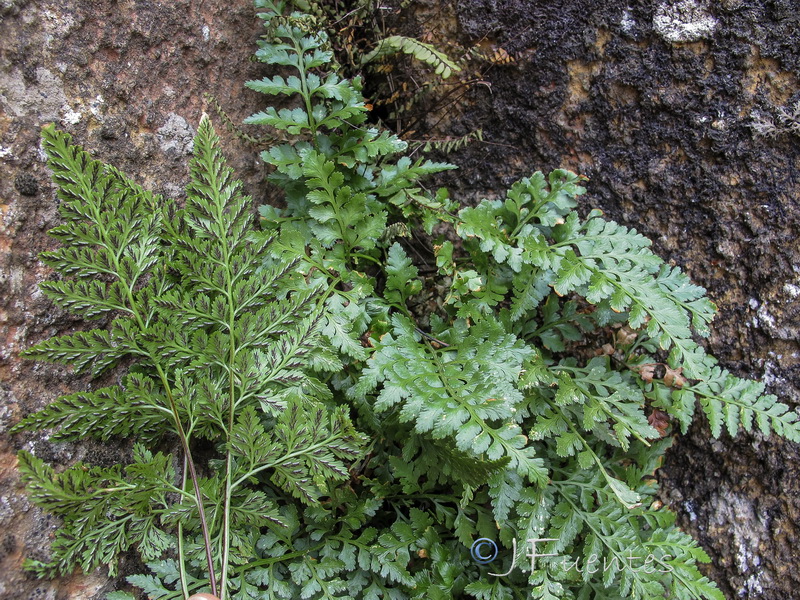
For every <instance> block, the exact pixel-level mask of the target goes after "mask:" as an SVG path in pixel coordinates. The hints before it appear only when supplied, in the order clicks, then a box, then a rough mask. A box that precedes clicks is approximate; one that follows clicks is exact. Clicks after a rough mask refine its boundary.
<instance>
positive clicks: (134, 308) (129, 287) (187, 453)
mask: <svg viewBox="0 0 800 600" xmlns="http://www.w3.org/2000/svg"><path fill="white" fill-rule="evenodd" d="M87 193H89V191H87ZM92 212H93V213H94V214H93V217H94V222H95V223H98V224H99V223H103V220H102V219H101V216H100V211H99V209H98V207H97V206H92ZM108 237H110V236H109V233H108V232H107V231H103V238H104V239H103V240H102V246H104V247H106V248H107V247H108V246H107V244H106V243H105V241H106V240H105V238H108ZM112 256H113V260H114V268H115V271H116V273H117V274H119V273H125V272H126V270H125V269H123V268H122V265H121V259H122V255H121V252H120V253H119V254H112ZM140 276H141V273H138V274H136V275H134V276H133V277H132V280H131V281H125V280H124V279H123V278H122V277H120V276H119V275H117V277H118V278H119V280H120V282H121V283H123V288H124V290H125V296H126V298H127V300H128V303H129V304H130V310H131V313H132V314H133V316H134V317H135V319H136V323H137V325H138V327H139V329H140V331H146V330H147V324H146V319H144V318H143V317H142V314H141V311H140V310H139V306H138V304H137V302H136V299H135V297H134V295H133V288H134V286H135V285H136V282H137V280H138V279H139V277H140ZM146 355H147V357H148V358H149V359H150V361H151V362H152V363H153V365H154V366H155V368H156V372H157V373H158V377H159V379H160V380H161V385H162V386H163V387H164V392H165V393H166V396H167V401H168V403H169V408H170V412H171V413H172V417H173V419H174V421H175V429H176V431H177V433H178V438H179V440H180V443H181V450H182V451H183V455H184V459H185V461H186V464H187V465H188V467H189V473H190V477H191V480H192V485H193V486H194V493H195V502H196V504H197V510H198V514H199V516H200V527H201V529H202V532H203V541H204V543H205V546H206V561H207V563H208V577H209V583H210V584H211V592H212V593H213V594H214V595H216V594H217V581H216V577H215V575H214V562H213V559H212V556H211V545H210V539H209V535H208V524H207V522H206V516H205V510H204V508H203V496H202V493H201V492H200V483H199V481H198V479H197V472H196V470H195V467H194V460H193V459H192V452H191V449H190V448H189V440H188V438H187V437H186V433H185V431H184V429H183V424H182V423H181V417H180V413H179V412H178V407H177V405H176V404H175V398H174V397H173V395H172V388H171V387H170V385H169V379H168V378H167V375H166V373H165V372H164V369H163V368H162V367H161V364H160V363H159V361H158V360H157V358H156V357H155V356H154V355H153V353H152V352H150V351H149V350H147V351H146Z"/></svg>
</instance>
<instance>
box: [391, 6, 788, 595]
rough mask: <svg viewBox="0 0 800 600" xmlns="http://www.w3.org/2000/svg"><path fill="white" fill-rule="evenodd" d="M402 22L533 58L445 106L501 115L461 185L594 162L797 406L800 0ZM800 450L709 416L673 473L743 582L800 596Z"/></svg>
mask: <svg viewBox="0 0 800 600" xmlns="http://www.w3.org/2000/svg"><path fill="white" fill-rule="evenodd" d="M448 7H449V8H448ZM453 15H454V16H453ZM398 26H401V27H403V28H404V29H405V30H406V31H408V32H409V33H412V34H414V35H418V36H426V35H427V36H428V37H429V38H430V39H444V40H449V41H455V42H457V43H458V44H459V45H460V46H462V47H464V48H470V47H473V48H479V49H481V50H482V52H483V54H484V55H486V54H488V55H491V56H495V57H497V56H500V57H503V56H505V55H508V56H510V57H512V58H513V59H514V60H513V61H496V62H495V64H484V65H483V66H482V67H480V71H479V73H478V74H477V75H476V74H475V73H470V76H476V77H478V78H479V79H480V84H476V85H473V86H472V87H470V88H469V89H468V90H466V96H465V97H466V99H465V101H463V102H461V103H457V104H450V103H445V104H443V105H440V106H436V105H434V106H431V107H429V108H430V110H431V116H430V117H429V118H428V123H429V125H430V128H429V130H428V132H427V133H428V134H429V135H431V136H432V137H434V138H441V137H443V136H446V135H450V136H460V135H464V134H466V133H468V132H470V131H474V130H476V129H483V133H484V139H485V140H486V141H487V142H488V143H486V144H472V145H471V146H469V147H468V148H467V149H466V150H463V151H461V152H459V153H456V154H454V155H451V156H449V157H448V158H449V159H450V160H451V161H452V162H454V163H456V164H458V165H460V166H461V169H460V170H459V171H457V172H454V174H453V175H452V176H451V177H450V178H449V180H448V181H447V183H448V185H449V186H450V187H451V190H452V189H455V190H459V191H461V192H462V193H461V194H458V193H455V196H456V197H463V196H465V195H469V194H473V197H474V193H475V192H479V194H482V195H499V194H502V193H503V191H504V190H505V189H506V188H507V187H508V186H509V184H511V183H512V182H513V181H515V180H516V179H518V178H519V177H521V176H524V175H528V174H529V173H530V172H532V171H534V170H540V169H541V170H544V171H547V170H550V169H553V168H557V167H565V168H570V169H573V170H575V171H578V172H580V173H583V174H585V175H587V176H588V177H589V178H590V181H589V183H588V185H587V187H588V190H589V194H588V196H587V197H585V198H586V200H585V203H586V209H587V210H588V208H591V207H598V208H601V209H603V210H604V211H605V212H606V213H607V216H609V217H610V218H613V219H614V220H616V221H618V222H621V223H624V224H625V225H628V226H630V227H635V228H636V229H637V230H639V231H640V232H642V233H644V234H646V235H647V236H648V237H650V238H651V239H652V240H653V241H654V247H655V249H656V251H657V252H658V253H659V254H660V255H661V256H663V257H665V258H667V259H669V260H672V261H674V262H675V263H676V264H678V265H680V266H681V267H682V268H683V269H684V270H686V271H687V272H688V273H689V275H690V276H691V277H692V278H693V280H694V281H695V282H697V283H700V284H701V285H703V286H705V287H706V288H707V289H708V290H709V294H710V296H711V298H712V299H713V300H714V301H715V302H716V304H717V305H718V306H719V309H720V312H719V315H718V317H717V319H716V320H715V323H714V327H713V334H712V336H711V338H710V339H709V340H708V342H707V347H708V350H709V351H710V352H711V353H712V354H714V355H715V356H717V357H718V358H720V359H721V361H722V362H723V364H724V365H725V366H726V367H727V368H729V369H730V370H732V371H733V372H734V373H736V374H737V375H740V376H744V377H749V378H754V379H760V380H763V381H764V382H765V383H766V384H767V385H768V388H769V390H770V391H771V392H772V393H775V394H776V395H777V396H779V397H780V398H781V400H782V401H784V402H785V403H787V404H789V405H791V406H795V407H796V406H797V404H798V403H799V402H800V343H799V340H800V336H798V333H800V245H798V241H797V240H798V235H800V201H799V200H798V199H800V79H799V75H800V13H798V12H797V5H796V3H795V2H792V1H790V0H754V1H752V2H742V1H741V0H721V1H718V2H708V1H705V0H678V1H675V2H667V1H664V0H661V1H643V2H627V1H619V0H610V1H608V2H602V3H598V2H593V1H590V0H570V1H568V2H538V1H537V2H529V1H523V0H447V3H446V5H445V6H444V7H443V5H442V3H430V4H425V5H424V6H423V7H422V8H419V9H418V10H417V12H416V14H415V19H414V20H413V21H406V22H403V23H400V24H399V25H398ZM451 97H452V95H451ZM440 119H441V120H440ZM415 135H417V136H419V135H421V134H420V133H417V134H415ZM799 450H800V449H798V446H797V445H795V444H791V443H784V442H783V441H781V440H778V439H774V438H771V439H764V438H763V437H761V436H759V435H740V436H739V437H737V438H736V439H730V438H729V437H727V436H725V437H723V438H722V439H721V440H719V441H712V440H710V439H709V433H708V428H707V424H706V423H703V422H697V423H696V424H695V426H694V427H693V428H692V429H691V431H690V433H689V435H688V436H684V437H681V438H679V439H678V440H677V442H676V444H675V447H674V448H673V450H671V451H670V453H669V454H668V458H667V461H666V464H665V465H664V467H663V468H662V469H661V470H660V471H659V475H660V479H661V482H662V488H663V495H664V499H665V501H667V502H669V504H670V505H671V506H672V508H673V509H674V510H676V511H677V512H678V513H679V515H680V522H681V524H682V526H683V527H685V528H686V529H687V530H688V531H690V532H691V533H692V534H693V535H694V536H695V537H696V538H697V539H699V540H700V541H701V542H702V544H703V546H704V547H705V548H706V549H707V550H708V552H709V553H710V554H711V556H712V558H713V564H712V565H711V566H710V567H709V568H708V570H707V572H708V574H709V575H710V576H711V577H712V578H714V579H715V580H716V581H717V582H718V583H719V585H720V587H721V588H722V589H723V590H724V592H725V594H726V596H727V597H729V598H732V599H734V598H770V599H783V598H798V597H800V592H798V589H800V587H799V586H800V572H799V571H798V568H797V567H798V565H800V556H798V553H797V550H796V547H797V545H798V534H799V533H800V532H798V526H797V523H800V521H799V520H798V517H800V493H799V492H800V473H799V471H798V464H800V463H798V458H799V457H800V451H799Z"/></svg>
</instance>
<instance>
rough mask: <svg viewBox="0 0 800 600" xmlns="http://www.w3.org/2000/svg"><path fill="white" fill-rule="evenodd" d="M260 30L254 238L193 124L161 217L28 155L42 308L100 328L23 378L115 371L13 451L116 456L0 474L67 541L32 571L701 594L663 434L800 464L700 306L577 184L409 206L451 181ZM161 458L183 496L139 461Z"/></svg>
mask: <svg viewBox="0 0 800 600" xmlns="http://www.w3.org/2000/svg"><path fill="white" fill-rule="evenodd" d="M256 7H257V8H258V9H259V10H260V11H261V12H260V17H261V19H262V20H263V21H264V24H265V27H266V31H267V34H266V36H265V37H264V38H263V39H262V40H261V42H260V43H259V50H258V52H257V58H258V59H259V60H261V61H263V62H265V63H266V64H267V65H270V66H271V67H273V68H274V69H275V70H278V71H279V72H276V73H272V74H270V75H269V76H267V77H264V78H263V79H261V80H259V81H254V82H250V83H249V84H248V86H249V87H250V88H252V89H254V90H257V91H259V92H261V93H263V94H265V95H266V96H268V97H275V96H280V97H282V100H281V107H280V108H278V107H276V106H267V107H266V108H265V109H264V110H262V111H260V112H259V113H257V114H255V115H253V116H252V117H251V118H250V119H248V122H250V123H252V124H257V125H262V126H266V127H268V128H269V130H270V131H271V134H270V140H271V144H272V145H270V146H269V147H268V148H267V149H265V150H264V151H263V152H262V154H261V156H262V158H263V160H264V161H265V162H266V163H268V164H269V165H270V166H271V167H272V169H273V171H272V173H271V175H270V180H271V181H272V183H274V184H276V185H278V186H279V187H280V188H281V189H282V190H283V191H284V192H285V206H284V208H280V209H278V208H275V207H271V206H263V207H261V208H260V214H261V225H262V229H263V230H264V231H256V229H255V227H254V226H253V224H252V223H251V217H250V212H249V208H248V199H247V198H245V197H244V196H242V195H241V193H240V191H239V185H238V184H237V183H236V182H234V181H233V179H232V174H231V172H230V170H229V169H228V168H227V167H226V166H225V165H224V162H223V160H222V157H221V155H220V154H219V151H218V149H217V140H216V137H215V135H214V133H213V130H212V129H211V126H210V124H209V123H208V121H207V120H206V119H204V120H203V121H202V122H201V124H200V127H199V132H198V137H197V139H196V140H195V158H194V160H193V161H192V167H191V184H190V185H189V188H188V189H187V201H186V207H185V208H183V209H179V208H178V207H177V206H176V205H175V203H174V202H172V201H169V200H165V199H162V198H160V197H158V196H155V195H152V194H149V193H148V192H146V191H144V190H142V189H141V188H140V187H139V186H137V185H136V184H135V183H133V182H132V181H131V180H130V179H128V178H127V177H125V176H124V175H122V174H121V173H119V172H118V171H117V170H115V169H113V168H111V167H108V166H106V165H103V164H102V163H99V162H96V161H93V160H92V159H91V158H90V157H89V156H88V155H87V154H86V153H84V152H83V151H82V150H80V149H79V148H77V147H75V146H73V145H72V144H71V143H70V140H69V138H68V137H67V136H66V135H64V134H61V133H58V132H56V131H55V130H54V129H52V128H48V129H46V130H45V134H44V135H45V148H46V150H47V151H48V154H49V155H50V157H51V161H50V164H51V168H52V170H53V173H54V180H55V182H56V184H57V186H58V188H59V195H60V197H61V198H62V205H61V209H60V210H61V214H62V217H63V218H64V219H65V221H66V223H65V224H64V225H62V226H60V227H58V228H56V229H55V230H54V231H53V235H55V236H56V237H57V238H58V239H59V240H60V241H61V242H62V248H61V249H59V250H56V251H54V252H51V253H47V254H46V255H45V256H44V257H43V258H44V260H45V261H46V262H47V264H49V265H50V266H52V267H53V268H54V269H55V270H56V271H57V272H58V273H59V274H60V275H61V279H60V280H59V281H54V282H48V283H46V284H45V286H44V287H45V290H46V293H47V294H48V295H49V296H50V297H51V298H52V299H53V301H54V302H55V303H57V304H58V305H60V306H62V307H63V308H65V309H67V310H71V311H74V312H76V313H77V314H80V315H81V316H83V317H85V318H86V319H95V318H98V317H105V318H107V319H109V320H110V326H109V327H108V328H106V329H100V328H98V329H93V330H88V331H79V332H77V333H73V334H71V335H67V336H63V337H61V338H56V339H54V340H46V341H43V342H41V343H40V344H38V345H37V346H35V347H34V348H33V349H31V350H30V351H29V353H28V354H29V355H30V356H31V357H34V358H38V359H43V360H51V361H61V362H67V363H69V364H72V365H73V366H74V367H75V368H76V369H77V370H79V371H85V372H89V373H92V374H94V375H98V374H101V373H103V372H105V371H107V370H108V369H110V368H114V367H118V368H120V369H122V368H123V365H124V366H125V367H127V368H128V371H127V373H126V374H124V375H122V376H121V377H120V382H119V385H116V386H109V387H104V388H100V389H96V390H93V391H91V392H89V391H79V392H75V393H73V394H69V395H67V396H65V397H63V398H61V399H59V400H57V401H56V402H55V403H53V404H52V405H50V406H49V407H47V408H45V409H44V410H43V411H40V412H39V413H35V414H33V415H29V416H28V417H26V418H25V419H23V421H22V422H21V423H20V424H19V425H17V427H16V428H15V429H14V431H21V430H23V429H42V428H56V430H57V437H58V438H59V439H68V440H79V439H81V438H83V437H86V436H95V437H98V438H100V439H102V440H111V439H114V438H116V437H119V436H124V437H129V438H133V439H134V440H135V445H134V448H135V450H134V456H133V460H132V461H131V462H130V463H129V464H126V465H117V466H114V467H111V468H98V467H93V466H91V465H80V464H79V465H76V466H73V467H70V468H68V469H67V470H65V471H63V472H62V473H55V471H54V470H53V469H52V468H51V467H49V466H48V465H46V464H45V463H43V462H42V461H41V460H39V459H37V458H35V457H33V456H31V455H29V454H22V455H21V456H20V464H21V469H22V471H23V476H24V478H25V480H26V482H27V484H28V486H29V489H30V490H31V494H32V499H33V501H34V502H36V503H38V504H39V505H41V506H42V507H44V508H46V509H47V510H50V511H52V512H54V513H55V514H58V515H59V516H61V517H62V518H63V522H64V524H63V527H62V528H61V530H60V531H59V534H58V536H57V538H56V540H55V542H54V544H53V560H52V561H51V562H49V563H33V564H31V567H32V568H33V569H34V571H35V572H36V573H38V574H39V575H53V574H58V573H65V572H68V571H70V570H71V569H73V568H75V567H80V568H82V569H84V570H87V569H91V568H94V567H95V566H97V565H100V564H107V565H109V566H110V567H111V568H112V569H113V568H114V567H115V565H116V561H117V557H118V556H119V554H120V553H121V552H124V551H126V550H128V549H129V548H136V549H138V551H139V553H140V554H141V556H142V558H143V560H144V562H145V564H146V565H147V567H148V569H149V570H150V572H149V573H147V574H139V575H133V576H130V577H128V582H129V583H130V584H132V585H134V586H135V587H138V588H139V589H141V590H143V592H144V593H145V594H146V595H147V596H148V597H150V598H186V597H187V596H188V595H189V594H190V593H194V592H195V591H199V590H204V589H209V588H211V590H212V591H214V592H218V593H219V595H220V597H221V598H222V599H223V600H228V599H234V600H245V599H247V598H269V599H281V600H288V599H291V598H297V597H300V598H303V599H304V600H320V599H326V598H345V599H347V598H351V599H353V600H356V599H359V600H360V599H373V598H391V599H393V600H405V599H410V598H430V597H433V598H476V599H479V600H482V599H488V598H504V599H505V598H517V597H522V596H526V597H527V596H529V595H530V596H532V597H534V598H542V599H545V598H546V599H550V598H559V599H562V598H566V599H583V598H634V599H650V598H667V597H669V598H709V599H715V600H716V599H719V598H722V595H721V593H720V592H719V590H718V589H717V588H716V586H715V585H714V584H713V583H712V582H711V581H709V580H708V579H707V578H706V577H704V576H703V575H702V574H701V572H700V570H699V569H698V566H697V565H698V563H702V562H708V560H709V557H708V556H707V555H706V554H705V553H704V552H703V551H702V549H700V548H699V547H698V545H697V543H696V542H695V541H694V540H692V539H691V538H690V537H689V536H687V535H685V534H684V533H682V532H680V531H679V530H678V529H677V528H676V526H675V516H674V514H673V513H671V512H670V511H669V510H667V509H666V508H664V507H661V505H660V503H656V502H655V495H656V491H657V490H656V487H655V484H654V479H653V475H654V473H655V471H656V470H657V468H658V467H659V465H660V463H661V461H662V459H663V455H664V453H665V451H666V449H667V447H668V446H669V444H670V443H671V437H669V436H670V433H671V432H672V430H673V427H674V428H675V429H681V430H682V431H684V432H685V431H686V429H687V428H688V426H689V424H690V423H691V421H692V418H693V416H694V414H695V412H697V406H698V405H699V406H700V409H701V410H702V411H703V412H704V413H705V415H706V416H707V417H708V420H709V423H710V425H711V434H712V435H714V436H719V435H721V434H722V432H723V431H727V432H728V433H729V434H731V435H735V434H736V433H738V432H739V431H740V430H741V429H744V430H746V431H755V430H758V431H760V432H761V433H762V434H764V435H769V434H772V433H776V434H779V435H783V436H784V437H786V438H788V439H790V440H793V441H800V419H798V415H797V413H796V412H795V411H792V410H790V409H789V408H788V407H787V406H785V405H783V404H781V403H780V402H778V401H777V399H776V398H775V397H774V396H771V395H765V394H764V386H763V385H762V384H759V383H756V382H748V381H744V380H741V379H738V378H736V377H734V376H733V375H731V374H730V373H728V372H727V371H725V370H724V369H722V368H721V367H720V366H719V365H717V363H716V361H715V359H713V358H712V357H710V356H709V355H707V354H706V353H705V351H704V350H703V348H702V346H700V345H699V344H698V342H697V339H696V338H697V336H701V337H702V336H706V335H708V333H709V326H710V323H711V321H712V319H713V315H714V312H715V307H714V305H713V304H712V303H711V302H710V301H709V300H708V299H707V298H706V296H705V291H704V290H703V289H702V288H700V287H699V286H696V285H694V284H692V283H691V282H690V281H689V279H688V278H687V277H686V275H685V274H683V273H682V272H681V271H680V269H678V268H677V267H672V266H669V265H666V264H665V263H664V262H663V261H662V260H661V259H660V258H659V257H658V256H656V255H655V254H654V253H653V252H652V251H651V250H650V242H649V241H648V240H647V239H646V238H645V237H644V236H642V235H640V234H639V233H637V232H636V231H635V230H632V229H629V228H626V227H624V226H621V225H619V224H617V223H614V222H612V221H608V220H606V219H603V218H602V215H601V213H600V211H590V212H589V213H588V215H587V216H586V217H581V216H580V215H579V213H578V211H577V208H578V203H579V197H580V196H581V195H583V194H584V193H585V191H586V190H585V189H584V187H583V185H582V184H583V181H584V180H583V178H581V177H580V176H578V175H576V174H574V173H571V172H569V171H564V170H556V171H554V172H552V173H551V174H549V175H548V176H545V175H543V174H542V173H534V174H533V175H532V176H531V177H528V178H524V179H522V180H520V181H518V182H517V183H515V184H514V185H512V186H511V188H510V190H509V191H508V192H507V194H506V196H505V198H502V199H492V200H483V201H481V202H480V203H478V204H477V205H476V206H472V207H466V208H461V209H460V210H458V205H457V204H456V203H455V202H454V201H452V200H450V198H449V197H448V194H447V192H446V190H439V191H436V192H433V191H429V190H428V188H427V187H426V186H425V185H424V183H423V181H422V180H423V179H424V178H425V177H428V176H430V175H435V174H436V173H439V172H442V171H444V170H447V169H450V168H453V167H452V165H448V164H444V163H436V162H433V161H429V160H424V159H423V160H416V161H414V160H412V159H411V158H410V157H409V156H404V155H403V153H404V152H406V151H407V150H408V146H407V144H406V142H403V141H401V140H400V139H398V138H397V137H396V136H394V135H392V134H390V133H388V132H386V131H382V130H380V129H379V128H378V127H375V126H373V125H372V124H370V123H369V121H368V113H369V111H368V107H367V105H366V103H365V101H364V98H363V97H362V95H361V81H360V80H359V79H358V78H355V79H346V78H344V77H343V76H342V75H341V68H340V67H339V65H337V64H336V63H335V61H334V59H333V53H332V51H331V43H330V41H329V39H328V33H326V30H327V31H334V30H335V28H332V27H331V24H330V21H329V18H330V17H329V10H328V9H327V8H326V7H325V6H324V5H322V4H316V3H311V2H305V1H303V2H300V1H299V0H296V1H294V2H288V3H284V2H271V1H270V0H257V2H256ZM362 8H363V6H362V5H361V4H359V8H358V10H361V9H362ZM298 9H299V10H298ZM389 39H391V38H389ZM400 51H402V52H408V53H412V54H416V53H419V54H421V55H422V60H424V61H427V62H428V64H430V65H431V66H433V67H434V68H435V69H440V70H441V73H440V74H442V75H445V74H446V73H448V74H449V71H448V69H450V71H453V70H455V69H453V67H452V66H450V65H449V63H448V62H447V61H446V60H445V59H444V58H443V57H442V56H439V55H438V54H436V53H435V52H434V51H433V50H432V49H431V48H428V47H426V46H424V45H422V44H420V43H416V42H415V43H413V44H412V43H410V42H409V41H408V40H407V38H400V37H399V36H396V39H394V41H392V42H391V43H389V42H386V43H385V44H383V47H382V48H378V49H377V50H376V51H375V52H374V53H373V54H372V55H371V56H368V57H366V58H365V59H364V60H367V59H368V60H373V59H377V58H378V57H379V55H381V53H383V54H387V53H389V52H400ZM442 65H444V66H442ZM285 102H288V104H287V103H285ZM420 231H424V232H425V233H426V235H425V236H422V235H420ZM130 365H132V366H130ZM175 433H177V435H178V440H179V442H180V458H182V459H183V463H185V467H183V468H180V469H177V467H178V466H180V465H181V461H180V460H178V461H175V460H173V457H171V456H167V455H164V454H162V453H159V452H158V450H163V448H165V447H166V443H167V442H168V441H169V440H170V439H174V438H172V437H170V436H171V435H172V434H175ZM198 444H200V445H201V446H200V447H202V449H203V451H202V452H198V451H197V449H198ZM156 445H158V448H156ZM198 457H203V459H208V462H207V463H204V465H203V466H204V468H203V469H202V470H200V469H195V468H194V462H195V461H196V460H198ZM198 472H199V473H202V477H201V476H199V475H198ZM529 540H535V541H536V542H535V543H536V544H538V545H537V546H536V550H537V552H536V553H537V556H535V557H533V558H532V557H531V556H530V552H531V550H532V549H533V548H532V547H531V545H530V544H531V542H529ZM476 543H480V544H484V545H485V546H481V547H490V546H491V545H493V547H494V548H495V549H496V554H495V556H494V557H493V559H492V560H490V561H489V562H490V564H488V565H487V564H484V563H485V562H486V561H484V560H481V561H476V560H475V557H474V556H473V555H471V553H470V549H472V550H473V552H474V550H475V546H474V545H475V544H476ZM482 556H483V554H481V557H482ZM637 561H638V562H637ZM109 597H110V598H114V599H115V600H126V599H127V600H130V598H131V597H132V596H131V595H129V594H128V593H127V592H114V593H113V594H111V595H110V596H109Z"/></svg>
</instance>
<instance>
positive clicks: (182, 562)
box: [178, 456, 189, 598]
mask: <svg viewBox="0 0 800 600" xmlns="http://www.w3.org/2000/svg"><path fill="white" fill-rule="evenodd" d="M181 478H182V479H183V481H182V482H181V489H183V490H185V489H186V456H184V457H183V471H182V477H181ZM178 570H179V573H180V577H181V590H182V591H183V595H184V597H186V598H188V597H189V586H188V582H187V577H186V558H185V556H184V553H183V523H181V522H180V521H178Z"/></svg>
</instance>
